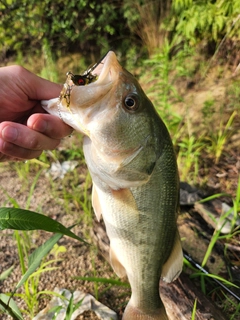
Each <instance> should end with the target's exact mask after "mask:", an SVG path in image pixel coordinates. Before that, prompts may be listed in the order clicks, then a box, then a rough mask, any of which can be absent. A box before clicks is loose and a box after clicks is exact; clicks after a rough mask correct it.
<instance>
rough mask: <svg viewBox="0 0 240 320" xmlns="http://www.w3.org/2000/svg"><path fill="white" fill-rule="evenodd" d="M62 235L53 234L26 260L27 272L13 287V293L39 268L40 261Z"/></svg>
mask: <svg viewBox="0 0 240 320" xmlns="http://www.w3.org/2000/svg"><path fill="white" fill-rule="evenodd" d="M62 236H63V235H62V234H55V235H54V236H52V237H51V238H50V239H48V240H47V241H46V242H45V243H44V244H42V245H41V246H40V247H38V248H37V249H36V250H35V251H33V253H32V254H31V255H30V256H29V258H28V270H27V271H26V272H25V273H24V275H23V276H22V278H21V280H20V281H19V282H18V284H17V285H16V287H15V290H14V292H16V290H17V289H18V288H19V287H20V286H21V285H22V284H23V283H24V282H25V281H26V280H27V279H28V278H29V276H30V275H31V274H32V273H33V272H34V271H35V270H36V269H37V268H38V267H39V265H40V263H41V261H42V259H43V258H44V257H45V256H46V255H47V254H48V253H49V252H50V251H51V250H52V248H53V246H54V245H55V244H56V243H57V242H58V240H59V239H61V238H62Z"/></svg>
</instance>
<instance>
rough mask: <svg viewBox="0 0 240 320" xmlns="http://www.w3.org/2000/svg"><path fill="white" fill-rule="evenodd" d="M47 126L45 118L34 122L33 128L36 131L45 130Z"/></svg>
mask: <svg viewBox="0 0 240 320" xmlns="http://www.w3.org/2000/svg"><path fill="white" fill-rule="evenodd" d="M47 126H48V124H47V122H46V121H45V120H39V121H36V122H35V124H34V126H33V129H34V130H36V131H38V132H45V131H46V130H47Z"/></svg>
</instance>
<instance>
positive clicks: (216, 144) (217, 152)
mask: <svg viewBox="0 0 240 320" xmlns="http://www.w3.org/2000/svg"><path fill="white" fill-rule="evenodd" d="M236 115H237V112H236V111H234V112H233V113H232V114H231V116H230V117H229V119H228V121H227V123H226V125H224V124H223V121H222V120H221V122H220V126H219V128H218V130H217V133H213V134H212V136H211V137H209V138H208V139H209V140H210V141H211V146H210V147H209V152H210V153H211V154H212V155H213V156H214V158H215V163H218V162H219V159H220V157H221V155H222V152H223V150H224V146H225V145H226V143H227V141H228V140H229V138H230V137H231V135H232V130H231V126H232V124H233V120H234V118H235V116H236Z"/></svg>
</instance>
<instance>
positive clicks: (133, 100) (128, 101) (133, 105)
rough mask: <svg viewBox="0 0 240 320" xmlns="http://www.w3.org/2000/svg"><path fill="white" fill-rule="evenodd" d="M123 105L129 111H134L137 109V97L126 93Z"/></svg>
mask: <svg viewBox="0 0 240 320" xmlns="http://www.w3.org/2000/svg"><path fill="white" fill-rule="evenodd" d="M124 105H125V107H126V109H127V110H129V111H136V110H137V109H138V105H139V104H138V99H137V96H136V95H133V94H131V95H128V96H127V97H126V98H125V100H124Z"/></svg>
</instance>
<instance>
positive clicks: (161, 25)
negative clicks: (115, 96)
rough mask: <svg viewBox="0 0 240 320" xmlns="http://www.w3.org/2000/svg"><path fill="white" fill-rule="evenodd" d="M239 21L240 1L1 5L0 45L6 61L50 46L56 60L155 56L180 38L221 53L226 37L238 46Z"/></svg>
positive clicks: (31, 0)
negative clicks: (73, 56)
mask: <svg viewBox="0 0 240 320" xmlns="http://www.w3.org/2000/svg"><path fill="white" fill-rule="evenodd" d="M239 17H240V2H239V0H211V1H210V0H198V1H196V0H172V1H171V0H166V1H149V0H137V1H134V2H133V1H131V0H112V1H104V0H91V1H87V0H79V1H75V0H70V1H63V0H57V1H53V0H44V1H42V0H41V1H40V0H21V1H20V0H2V1H0V45H1V47H2V48H1V49H2V50H1V52H2V58H4V57H6V56H9V55H12V54H14V53H18V54H20V53H21V54H23V55H24V54H35V53H38V54H40V53H41V52H42V50H43V47H44V45H46V43H47V45H48V46H49V48H50V50H51V51H52V53H53V54H54V55H55V56H56V57H59V56H62V55H64V54H68V53H73V52H78V53H79V52H81V53H83V54H86V53H88V54H89V53H90V55H91V54H92V55H95V56H99V55H101V54H102V53H103V52H106V51H107V50H108V49H109V48H114V49H115V50H118V51H119V52H121V54H122V55H123V56H126V55H127V52H129V51H130V52H131V53H132V51H133V48H134V49H135V52H139V49H142V48H144V49H145V50H140V53H141V54H144V53H145V52H146V51H148V52H149V53H150V54H152V53H153V52H154V51H155V50H156V48H159V47H161V46H162V45H163V42H164V39H165V38H166V37H167V38H168V40H172V39H173V38H174V37H176V36H177V37H178V41H186V42H189V43H190V44H191V46H195V45H197V44H198V43H199V42H200V41H201V40H203V39H204V40H205V44H208V45H209V44H211V48H214V49H216V44H219V42H220V41H221V39H222V38H223V36H224V35H226V34H227V35H228V40H229V41H230V42H231V41H234V43H235V44H236V42H237V43H238V39H239V35H240V28H239V27H240V21H239V20H240V19H239ZM231 43H232V42H231ZM238 48H239V43H238ZM231 49H232V46H231ZM94 58H96V57H94Z"/></svg>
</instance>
